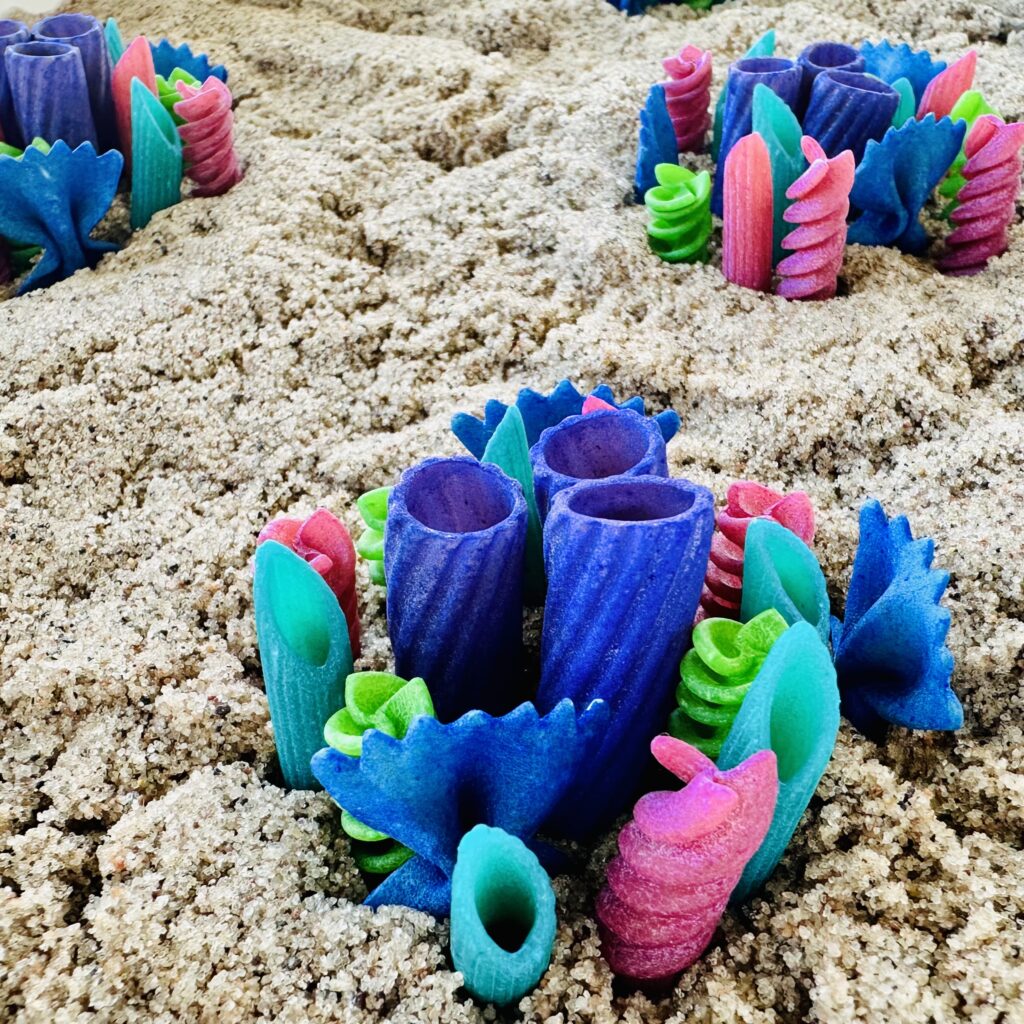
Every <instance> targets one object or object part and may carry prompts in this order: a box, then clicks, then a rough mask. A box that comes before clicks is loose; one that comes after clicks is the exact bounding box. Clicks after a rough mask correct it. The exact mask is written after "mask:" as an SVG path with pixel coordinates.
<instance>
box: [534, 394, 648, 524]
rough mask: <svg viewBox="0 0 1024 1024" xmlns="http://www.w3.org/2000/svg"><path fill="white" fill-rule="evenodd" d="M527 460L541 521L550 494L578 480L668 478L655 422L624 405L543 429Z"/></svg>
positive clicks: (548, 504)
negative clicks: (626, 408) (531, 467)
mask: <svg viewBox="0 0 1024 1024" xmlns="http://www.w3.org/2000/svg"><path fill="white" fill-rule="evenodd" d="M530 460H531V461H532V463H533V473H534V487H535V490H536V494H537V506H538V508H539V510H540V515H541V518H542V519H543V518H544V517H545V516H546V515H547V512H548V509H549V508H550V505H551V502H552V501H553V500H554V497H555V495H556V494H558V492H559V491H563V490H565V488H567V487H572V486H573V485H574V484H576V483H578V482H579V481H580V480H604V479H606V478H608V477H613V476H668V461H667V456H666V453H665V439H664V438H663V437H662V435H661V431H660V430H659V429H658V426H657V424H656V423H655V422H654V421H653V420H651V419H648V418H646V417H644V416H640V415H639V414H638V413H635V412H632V411H630V410H625V409H607V410H603V411H601V412H594V413H587V414H585V415H580V416H570V417H568V418H567V419H564V420H563V421H562V422H561V423H559V424H557V425H556V426H554V427H550V428H548V429H547V430H545V431H544V433H543V434H542V435H541V438H540V440H539V441H538V442H537V443H536V444H535V445H534V446H533V448H532V449H531V450H530Z"/></svg>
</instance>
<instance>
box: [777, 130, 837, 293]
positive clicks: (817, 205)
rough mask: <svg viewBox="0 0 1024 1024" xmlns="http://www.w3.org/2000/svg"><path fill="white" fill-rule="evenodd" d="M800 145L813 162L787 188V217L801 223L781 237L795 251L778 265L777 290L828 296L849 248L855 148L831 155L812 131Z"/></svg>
mask: <svg viewBox="0 0 1024 1024" xmlns="http://www.w3.org/2000/svg"><path fill="white" fill-rule="evenodd" d="M800 146H801V149H802V150H803V154H804V156H805V157H806V158H807V162H808V163H809V164H810V165H811V166H810V167H808V168H807V170H806V171H804V173H803V174H802V175H801V176H800V177H799V178H797V180H796V181H794V182H793V184H792V185H790V187H789V188H788V189H786V198H787V199H791V200H793V203H792V205H791V206H790V207H789V208H788V209H787V210H786V212H785V214H783V217H784V218H785V220H786V221H788V222H789V223H790V224H798V225H799V227H798V228H796V230H795V231H791V232H790V233H789V234H788V235H786V237H785V238H784V239H783V240H782V247H783V248H784V249H792V250H794V251H793V252H792V253H791V255H789V256H787V257H785V259H783V260H782V261H781V262H780V263H779V265H778V267H777V268H776V269H777V270H778V272H779V275H780V276H781V278H782V280H781V281H780V282H779V283H778V285H777V287H776V289H775V293H776V294H777V295H781V296H782V297H783V298H786V299H830V298H832V296H833V295H835V293H836V282H837V280H838V278H839V271H840V270H841V269H842V266H843V251H844V250H845V248H846V215H847V213H849V211H850V189H851V188H853V172H854V160H853V153H851V152H850V150H848V149H846V150H843V152H842V153H840V154H839V155H838V156H835V157H833V158H832V159H831V160H830V159H828V158H827V157H826V156H825V151H824V150H823V149H822V148H821V146H819V145H818V143H817V142H815V140H814V139H812V138H811V137H810V136H809V135H805V136H804V137H803V139H802V140H801V143H800Z"/></svg>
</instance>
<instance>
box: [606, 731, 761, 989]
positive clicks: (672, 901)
mask: <svg viewBox="0 0 1024 1024" xmlns="http://www.w3.org/2000/svg"><path fill="white" fill-rule="evenodd" d="M651 752H652V753H653V754H654V756H655V757H656V758H657V759H658V761H660V762H661V764H662V765H663V766H664V767H665V768H667V769H668V770H669V771H670V772H672V773H673V774H675V775H676V776H677V777H678V778H680V779H683V780H685V781H686V782H687V783H688V785H687V786H686V787H685V788H683V789H681V790H679V791H677V792H656V793H648V794H647V795H646V796H643V797H641V798H640V799H639V800H638V801H637V804H636V807H634V808H633V818H632V820H631V821H630V822H629V823H628V824H627V825H626V826H625V827H624V828H623V830H622V831H621V832H620V833H619V855H618V856H617V857H616V858H615V859H614V860H612V861H611V863H610V864H609V865H608V870H607V873H606V876H605V886H604V888H603V889H602V890H601V894H600V895H599V896H598V898H597V920H598V922H599V925H600V929H601V945H602V951H603V952H604V955H605V959H606V960H607V961H608V963H609V965H610V966H611V968H612V970H613V971H615V973H616V974H621V975H624V976H625V977H627V978H633V979H635V980H638V981H653V980H658V979H661V978H667V977H670V976H671V975H673V974H675V973H677V972H678V971H682V970H684V969H685V968H687V967H689V966H690V964H692V963H693V962H694V961H695V960H696V959H697V958H698V957H699V956H700V955H701V953H703V952H704V950H705V948H706V947H707V944H708V943H709V942H710V941H711V937H712V935H714V932H715V928H717V927H718V922H719V920H720V918H721V916H722V912H723V911H724V910H725V905H726V902H727V901H728V899H729V894H730V893H731V892H732V890H733V889H734V888H735V887H736V883H737V882H738V881H739V878H740V875H741V874H742V873H743V869H744V867H745V866H746V863H747V861H748V860H750V858H751V857H752V856H753V854H754V853H755V852H756V850H757V848H758V847H759V846H760V845H761V841H762V840H763V839H764V837H765V834H766V833H767V831H768V827H769V825H770V824H771V821H772V816H773V814H774V813H775V802H776V799H777V796H778V789H779V786H778V772H777V767H776V760H775V754H774V753H773V752H772V751H771V750H761V751H758V752H757V753H756V754H754V755H753V756H752V757H749V758H747V760H746V761H744V762H743V763H742V764H739V765H737V766H736V767H735V768H733V769H731V770H730V771H724V772H720V771H718V770H717V769H716V768H715V765H714V762H713V761H711V760H709V759H708V758H707V757H705V756H704V755H703V754H702V753H701V752H700V751H699V750H697V749H696V748H695V747H691V746H689V745H688V744H686V743H684V742H682V740H677V739H673V738H672V737H671V736H658V737H656V738H655V739H654V740H653V741H652V742H651Z"/></svg>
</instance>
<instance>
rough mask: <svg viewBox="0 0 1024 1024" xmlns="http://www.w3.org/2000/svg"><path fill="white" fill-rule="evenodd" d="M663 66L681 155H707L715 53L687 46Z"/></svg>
mask: <svg viewBox="0 0 1024 1024" xmlns="http://www.w3.org/2000/svg"><path fill="white" fill-rule="evenodd" d="M661 66H662V67H663V68H664V69H665V73H666V74H667V75H668V77H669V79H670V81H668V82H664V83H663V85H664V86H665V102H666V106H667V107H668V114H669V117H670V118H671V119H672V127H673V128H674V129H675V132H676V142H677V143H678V145H679V151H680V152H681V153H703V152H704V140H705V138H706V136H707V133H708V129H709V128H710V127H711V51H710V50H702V49H701V48H700V47H699V46H684V47H683V48H682V50H680V51H679V53H678V54H677V55H676V56H674V57H666V58H665V59H664V60H663V61H662V62H661Z"/></svg>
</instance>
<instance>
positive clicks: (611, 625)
mask: <svg viewBox="0 0 1024 1024" xmlns="http://www.w3.org/2000/svg"><path fill="white" fill-rule="evenodd" d="M714 527H715V514H714V498H713V497H712V494H711V492H710V491H709V490H707V489H706V488H704V487H698V486H697V485H696V484H693V483H691V482H690V481H689V480H670V479H666V478H663V477H657V476H617V477H612V478H611V479H608V480H585V481H582V482H581V483H578V484H576V485H575V486H574V487H571V488H568V489H566V490H563V491H561V492H560V493H559V494H558V495H557V497H556V498H555V500H554V501H553V502H552V505H551V512H550V515H549V516H548V519H547V523H546V524H545V527H544V564H545V568H546V569H547V575H548V595H547V602H546V604H545V609H544V632H543V636H542V640H541V680H540V687H539V690H538V693H537V705H538V707H540V708H541V709H542V711H543V710H544V709H547V708H553V707H555V705H557V704H558V702H559V701H560V700H563V699H565V698H568V699H570V700H572V701H573V703H574V704H575V706H576V707H578V708H581V707H586V706H587V705H588V703H589V702H590V701H591V700H595V699H602V700H605V701H606V702H607V703H608V704H609V706H610V708H611V719H610V722H609V725H608V730H607V732H606V733H605V738H604V740H603V741H602V744H601V747H600V749H599V750H598V751H597V753H596V755H595V756H594V757H593V759H592V761H591V762H590V763H589V764H587V765H586V766H584V769H583V771H582V772H581V773H580V776H579V779H580V781H579V784H578V785H577V786H576V787H574V789H573V790H571V791H570V793H569V794H568V796H567V797H566V799H565V800H564V801H563V802H562V804H561V805H560V807H559V809H558V811H557V812H556V814H555V815H554V817H553V819H552V820H551V822H550V823H549V824H550V827H551V828H552V829H553V830H554V831H556V832H560V833H562V834H564V835H569V836H572V837H573V838H583V837H585V836H588V835H591V834H593V833H594V832H595V831H596V830H598V829H600V828H601V827H603V826H604V825H607V824H608V823H609V822H610V821H611V820H612V819H613V818H614V817H615V816H616V815H617V814H618V813H619V812H620V811H621V810H622V809H623V808H624V807H625V806H626V804H627V803H628V802H629V800H630V799H631V798H632V797H633V796H635V790H636V788H637V786H638V784H639V782H640V777H641V775H642V774H643V772H644V769H645V767H646V766H647V765H648V764H649V760H650V754H649V748H650V742H651V739H652V738H653V737H654V736H655V735H656V734H657V733H658V732H660V731H661V730H662V729H664V727H665V721H666V719H667V715H668V711H669V709H670V707H671V705H672V698H673V693H674V691H675V687H676V683H677V681H678V678H679V661H680V659H681V658H682V656H683V652H684V651H685V650H686V646H687V644H688V642H689V638H690V627H691V625H692V623H693V616H694V613H695V612H696V610H697V602H698V600H699V598H700V592H701V587H702V585H703V575H704V572H705V569H706V568H707V562H708V553H709V551H710V549H711V536H712V533H713V532H714Z"/></svg>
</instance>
